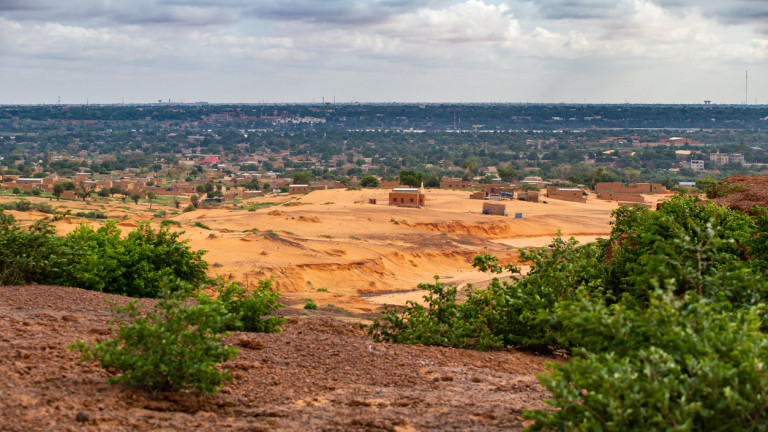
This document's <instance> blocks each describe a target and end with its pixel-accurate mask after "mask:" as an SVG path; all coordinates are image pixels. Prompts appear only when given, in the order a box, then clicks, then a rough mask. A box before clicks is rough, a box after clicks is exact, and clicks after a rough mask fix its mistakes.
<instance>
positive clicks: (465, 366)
mask: <svg viewBox="0 0 768 432" xmlns="http://www.w3.org/2000/svg"><path fill="white" fill-rule="evenodd" d="M106 298H107V296H105V295H103V294H101V293H95V292H90V291H85V290H81V289H77V288H64V287H51V286H38V285H31V286H19V287H0V364H1V365H2V373H0V430H3V431H25V432H29V431H49V430H50V431H54V430H55V431H67V430H72V431H97V430H99V431H101V430H105V431H106V430H109V431H111V430H142V431H143V430H210V431H222V430H224V431H226V430H238V431H239V430H254V431H258V430H291V431H293V430H309V431H312V430H328V431H334V430H338V431H355V430H361V431H363V430H365V431H376V430H382V431H420V430H457V431H459V430H460V431H468V430H482V431H493V430H501V429H503V430H519V429H522V428H523V426H524V424H523V420H522V419H521V417H520V414H521V412H522V410H524V409H530V408H541V407H543V406H544V403H543V401H544V400H545V399H546V398H547V397H548V396H549V395H548V393H547V392H546V390H545V389H544V388H543V387H542V386H541V385H540V384H539V383H538V381H537V380H536V377H535V374H537V373H540V372H542V371H544V368H545V366H544V363H545V361H547V360H552V359H551V358H547V357H543V356H537V355H535V353H523V352H517V351H513V350H507V351H499V352H490V353H480V352H474V351H466V350H456V349H448V348H435V347H423V346H404V345H392V344H383V343H373V342H372V341H371V339H370V338H368V337H367V336H366V335H365V332H364V331H363V330H362V329H361V328H360V326H359V325H357V324H353V323H349V322H344V321H342V320H340V319H336V318H334V317H329V316H324V315H327V314H325V313H323V312H317V315H314V316H303V315H296V316H293V317H289V321H288V323H287V324H286V325H285V326H284V332H283V333H280V334H259V333H234V334H232V336H231V337H229V338H228V339H227V341H228V343H230V344H232V345H234V346H237V347H238V348H239V349H240V353H239V354H238V355H237V357H236V358H235V359H233V360H230V361H229V362H227V363H225V364H224V366H225V367H226V368H227V369H229V370H230V371H231V372H232V375H233V376H234V382H232V383H229V384H228V385H227V386H226V387H225V388H224V389H223V390H222V392H221V393H219V394H215V395H207V396H198V395H195V394H192V393H169V394H158V395H153V394H152V393H149V392H146V391H144V390H141V389H137V388H131V387H127V386H124V385H112V384H109V383H108V382H107V378H108V376H109V375H108V374H107V372H106V371H104V370H102V369H101V368H100V367H99V366H98V364H96V363H85V364H82V363H79V362H78V358H77V355H76V354H74V353H72V352H70V351H69V350H67V348H66V346H67V345H69V344H71V343H72V342H73V341H74V340H75V339H78V338H80V339H84V340H93V339H103V338H106V337H108V335H109V324H108V320H109V318H110V312H109V309H108V307H107V304H106V302H105V299H106ZM128 300H129V299H126V298H117V301H118V302H120V303H123V302H127V301H128ZM142 302H143V303H145V304H151V303H152V301H151V300H143V301H142ZM284 311H286V313H291V312H290V310H289V309H284ZM298 313H300V312H298ZM313 313H314V312H313Z"/></svg>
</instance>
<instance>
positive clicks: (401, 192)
mask: <svg viewBox="0 0 768 432" xmlns="http://www.w3.org/2000/svg"><path fill="white" fill-rule="evenodd" d="M426 202H427V195H426V193H425V192H424V187H423V186H422V187H420V188H418V189H417V188H394V189H392V192H390V193H389V205H396V206H399V207H417V208H420V207H422V206H424V204H426Z"/></svg>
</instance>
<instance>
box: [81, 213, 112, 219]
mask: <svg viewBox="0 0 768 432" xmlns="http://www.w3.org/2000/svg"><path fill="white" fill-rule="evenodd" d="M74 215H75V216H77V217H81V218H86V219H106V218H107V215H106V214H104V213H102V212H100V211H88V212H76V213H75V214H74Z"/></svg>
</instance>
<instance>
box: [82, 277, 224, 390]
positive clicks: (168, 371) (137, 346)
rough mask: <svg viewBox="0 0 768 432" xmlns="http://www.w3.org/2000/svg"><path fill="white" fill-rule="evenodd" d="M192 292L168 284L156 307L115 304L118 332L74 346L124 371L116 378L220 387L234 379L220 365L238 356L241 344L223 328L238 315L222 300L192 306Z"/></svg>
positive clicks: (159, 385) (163, 386)
mask: <svg viewBox="0 0 768 432" xmlns="http://www.w3.org/2000/svg"><path fill="white" fill-rule="evenodd" d="M186 296H187V291H186V290H185V289H180V290H179V289H177V290H176V292H173V293H172V292H171V290H169V289H168V288H167V287H166V289H164V291H163V295H162V296H161V299H160V300H159V301H158V303H157V304H156V306H155V307H154V309H153V310H152V311H149V312H146V313H144V314H142V313H141V312H140V311H139V310H138V309H137V306H136V302H135V301H131V302H130V303H128V305H127V306H117V305H115V304H112V305H111V310H112V311H113V312H114V313H117V314H118V318H116V319H115V320H114V322H116V323H117V326H118V327H117V335H116V337H115V338H113V339H108V340H106V341H103V342H95V343H93V344H91V345H89V344H87V343H86V342H84V341H82V340H77V341H76V342H75V343H74V344H73V345H70V346H69V348H70V349H71V350H72V351H75V352H79V353H80V355H81V361H89V360H96V361H99V362H100V363H101V366H102V367H104V368H105V369H107V370H115V371H118V372H119V373H120V375H119V376H117V377H112V378H110V381H111V382H123V383H126V384H132V385H139V386H146V387H148V388H150V389H154V390H159V391H174V390H185V389H194V390H196V391H199V392H202V393H213V392H216V391H217V389H218V388H219V387H221V386H222V385H223V383H224V382H225V381H231V380H232V378H231V376H230V374H229V372H228V371H226V370H224V371H219V370H218V369H217V367H216V366H217V365H218V364H219V363H221V362H223V361H226V360H229V359H231V358H233V357H234V356H235V355H236V354H237V352H238V351H237V349H235V348H232V347H227V346H226V345H225V344H224V343H223V342H222V340H221V334H220V333H221V332H222V331H223V329H224V328H225V327H226V326H227V324H228V323H230V322H232V321H233V319H234V318H233V317H232V316H231V315H229V314H228V313H227V311H226V310H225V308H224V307H223V305H222V304H220V303H215V302H214V303H210V304H201V305H199V306H190V305H186V304H185V300H186V298H187V297H186Z"/></svg>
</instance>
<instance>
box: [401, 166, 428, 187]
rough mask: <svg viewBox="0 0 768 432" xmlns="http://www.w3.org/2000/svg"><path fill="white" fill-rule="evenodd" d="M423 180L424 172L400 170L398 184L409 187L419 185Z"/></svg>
mask: <svg viewBox="0 0 768 432" xmlns="http://www.w3.org/2000/svg"><path fill="white" fill-rule="evenodd" d="M423 181H424V173H421V172H416V171H413V170H402V171H400V184H402V185H407V186H411V187H419V186H420V185H421V183H422V182H423Z"/></svg>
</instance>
